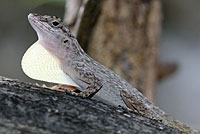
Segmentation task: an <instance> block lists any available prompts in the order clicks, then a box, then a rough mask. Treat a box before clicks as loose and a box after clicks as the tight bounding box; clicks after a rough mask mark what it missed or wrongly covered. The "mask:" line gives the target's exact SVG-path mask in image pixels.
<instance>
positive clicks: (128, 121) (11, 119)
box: [0, 77, 181, 134]
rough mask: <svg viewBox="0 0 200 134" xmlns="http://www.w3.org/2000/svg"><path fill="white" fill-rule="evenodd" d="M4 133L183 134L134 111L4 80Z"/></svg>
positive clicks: (0, 83)
mask: <svg viewBox="0 0 200 134" xmlns="http://www.w3.org/2000/svg"><path fill="white" fill-rule="evenodd" d="M0 133H4V134H10V133H35V134H47V133H48V134H53V133H59V134H62V133H68V134H75V133H96V134H102V133H104V134H112V133H113V134H114V133H121V134H122V133H126V134H128V133H150V134H153V133H159V134H162V133H163V134H165V133H181V132H180V131H178V130H175V129H173V128H170V127H168V126H165V125H163V124H160V123H159V122H156V121H155V120H151V119H147V118H144V117H142V116H139V115H137V114H134V113H132V112H130V111H127V110H123V109H120V108H115V107H113V106H109V105H106V104H103V103H101V102H99V101H95V100H91V99H82V98H80V97H75V96H71V95H68V94H64V93H63V92H57V91H53V90H49V89H47V88H42V87H37V86H35V85H32V84H27V83H23V82H20V81H18V80H13V79H8V78H5V77H0Z"/></svg>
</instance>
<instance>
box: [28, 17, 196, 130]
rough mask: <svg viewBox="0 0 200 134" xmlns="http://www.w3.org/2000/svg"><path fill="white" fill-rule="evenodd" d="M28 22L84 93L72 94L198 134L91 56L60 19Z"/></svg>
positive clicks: (43, 18)
mask: <svg viewBox="0 0 200 134" xmlns="http://www.w3.org/2000/svg"><path fill="white" fill-rule="evenodd" d="M28 19H29V22H30V24H31V25H32V27H33V28H34V29H35V31H36V32H37V35H38V38H39V42H40V43H41V44H42V45H43V46H44V47H45V49H47V50H48V51H49V52H50V53H51V54H52V55H53V56H54V57H55V58H58V59H59V61H60V63H61V68H62V70H63V72H64V73H66V74H67V75H69V76H70V78H71V79H72V80H73V81H74V82H75V83H76V84H78V85H79V86H80V90H81V91H82V92H80V93H75V92H72V94H74V95H77V96H81V97H84V98H87V97H93V95H95V96H94V98H96V99H99V100H102V101H104V102H106V103H109V104H112V105H114V106H119V105H120V106H122V107H124V108H129V109H132V110H133V111H135V112H137V113H138V114H140V115H142V116H145V117H147V118H151V119H155V120H157V121H159V122H162V123H164V124H165V125H168V126H170V127H173V128H176V129H178V130H180V131H183V132H188V133H194V132H196V131H194V130H192V129H190V128H189V127H187V126H186V125H184V124H183V123H181V122H179V121H177V120H175V119H173V118H172V117H170V116H169V115H167V114H166V113H165V112H164V111H162V110H161V109H159V108H158V107H156V106H154V105H153V104H152V103H151V102H149V101H148V100H147V99H146V97H144V96H143V95H142V94H141V93H140V92H139V91H138V90H137V89H136V88H133V87H132V86H131V85H130V84H129V83H128V82H126V81H125V80H124V79H122V78H120V77H119V76H118V75H117V74H115V73H114V72H113V71H111V70H110V69H108V68H106V67H105V66H103V65H101V64H99V63H98V62H96V61H95V60H93V59H92V58H91V57H90V56H88V55H87V54H86V53H85V52H84V51H83V49H82V48H81V47H80V45H79V43H78V41H77V40H76V38H75V37H74V36H73V35H72V34H71V32H70V30H69V29H68V27H67V26H66V25H64V24H63V22H62V21H61V20H60V19H59V18H57V17H55V16H47V15H44V16H41V15H38V14H29V16H28Z"/></svg>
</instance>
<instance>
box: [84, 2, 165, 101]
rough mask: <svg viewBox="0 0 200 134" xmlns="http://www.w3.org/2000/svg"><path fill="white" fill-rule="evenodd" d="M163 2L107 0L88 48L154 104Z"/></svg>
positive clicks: (100, 60) (90, 52) (91, 53)
mask: <svg viewBox="0 0 200 134" xmlns="http://www.w3.org/2000/svg"><path fill="white" fill-rule="evenodd" d="M160 20H161V4H160V0H106V1H105V2H104V4H103V8H102V12H101V14H100V16H99V19H98V21H97V22H96V25H95V28H94V29H93V34H92V35H91V37H90V42H89V44H88V53H89V55H90V56H91V57H93V58H94V59H95V60H97V61H99V62H100V63H102V64H104V65H105V66H107V67H109V68H110V69H112V70H114V71H115V72H116V73H117V74H119V75H120V76H121V77H123V78H124V79H126V80H127V81H128V82H129V83H131V84H132V85H133V86H134V87H136V88H137V89H139V90H140V91H141V92H142V93H143V94H144V95H146V96H147V97H148V98H149V99H150V100H151V101H153V102H154V92H155V83H156V56H157V45H158V40H159V35H160V23H161V21H160Z"/></svg>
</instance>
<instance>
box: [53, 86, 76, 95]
mask: <svg viewBox="0 0 200 134" xmlns="http://www.w3.org/2000/svg"><path fill="white" fill-rule="evenodd" d="M50 89H52V90H56V91H60V92H68V93H70V94H73V93H72V92H75V93H76V92H80V91H79V90H78V88H77V87H74V86H71V85H60V84H59V85H55V86H53V87H50Z"/></svg>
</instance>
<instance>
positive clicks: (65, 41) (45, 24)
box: [28, 13, 83, 60]
mask: <svg viewBox="0 0 200 134" xmlns="http://www.w3.org/2000/svg"><path fill="white" fill-rule="evenodd" d="M28 20H29V22H30V24H31V25H32V27H33V29H34V30H35V31H36V32H37V35H38V39H39V42H40V44H41V45H42V46H43V47H44V48H45V49H46V50H47V51H49V52H50V53H51V54H52V55H54V56H56V58H58V59H60V60H64V59H66V58H67V57H70V58H72V57H76V56H77V54H78V53H77V52H82V51H83V50H82V49H81V47H80V46H79V44H78V42H77V40H76V39H75V37H74V36H73V35H72V33H71V32H70V30H69V29H68V27H67V26H66V25H64V23H63V22H62V21H61V19H60V18H58V17H56V16H48V15H43V16H42V15H38V14H33V13H30V14H29V15H28ZM78 49H79V50H78Z"/></svg>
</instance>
